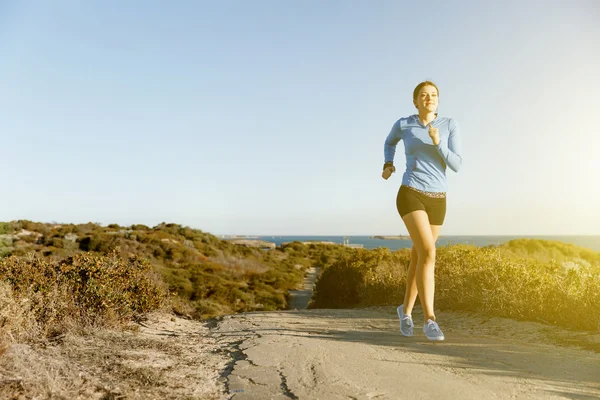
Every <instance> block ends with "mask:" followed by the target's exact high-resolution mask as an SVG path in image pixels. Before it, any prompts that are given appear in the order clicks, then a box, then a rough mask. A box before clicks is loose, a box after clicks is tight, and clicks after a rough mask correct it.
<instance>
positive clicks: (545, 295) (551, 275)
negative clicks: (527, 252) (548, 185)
mask: <svg viewBox="0 0 600 400" xmlns="http://www.w3.org/2000/svg"><path fill="white" fill-rule="evenodd" d="M536 251H539V249H537V250H536ZM409 257H410V254H409V252H408V250H404V251H398V252H395V253H390V252H389V251H388V250H385V249H378V250H366V251H360V252H357V253H356V254H355V255H354V256H351V257H349V258H344V259H342V260H340V261H338V262H336V263H335V264H333V265H332V266H329V267H326V268H325V269H324V270H323V271H322V273H321V276H320V277H319V280H318V281H317V284H316V291H315V295H314V298H313V301H314V303H313V307H320V308H325V307H353V306H372V305H380V304H395V305H396V304H400V303H401V302H402V301H403V295H404V291H405V285H406V282H405V280H406V275H405V274H406V271H407V269H408V265H409V262H410V258H409ZM599 287H600V274H599V273H598V271H596V270H594V269H592V267H584V266H580V267H578V268H565V267H564V266H563V265H562V264H561V263H559V262H556V261H553V262H540V261H537V260H533V259H527V258H518V257H515V256H514V255H512V254H504V253H502V252H499V251H498V249H493V248H476V247H473V246H466V245H456V246H450V247H446V248H438V249H437V257H436V300H435V304H436V308H440V309H450V310H465V311H475V312H482V313H486V314H493V315H498V316H503V317H508V318H515V319H523V320H532V321H546V322H549V323H552V324H558V325H562V326H565V327H569V328H576V329H582V330H600V291H599V290H598V288H599Z"/></svg>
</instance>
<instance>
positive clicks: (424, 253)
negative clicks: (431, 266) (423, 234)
mask: <svg viewBox="0 0 600 400" xmlns="http://www.w3.org/2000/svg"><path fill="white" fill-rule="evenodd" d="M418 257H419V261H421V260H422V261H423V263H425V264H426V263H433V262H434V261H435V246H425V247H423V248H422V249H418Z"/></svg>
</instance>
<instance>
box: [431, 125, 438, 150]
mask: <svg viewBox="0 0 600 400" xmlns="http://www.w3.org/2000/svg"><path fill="white" fill-rule="evenodd" d="M429 137H430V138H431V140H433V144H434V145H436V146H437V145H438V144H440V134H439V131H438V128H434V127H433V126H431V125H429Z"/></svg>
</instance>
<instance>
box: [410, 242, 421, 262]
mask: <svg viewBox="0 0 600 400" xmlns="http://www.w3.org/2000/svg"><path fill="white" fill-rule="evenodd" d="M410 259H411V260H415V261H416V260H418V259H419V250H418V249H417V246H415V245H413V247H412V249H411V250H410Z"/></svg>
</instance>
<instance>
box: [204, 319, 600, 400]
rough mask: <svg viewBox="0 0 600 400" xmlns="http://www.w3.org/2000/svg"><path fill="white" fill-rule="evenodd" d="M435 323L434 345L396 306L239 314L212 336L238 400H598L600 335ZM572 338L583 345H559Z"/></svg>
mask: <svg viewBox="0 0 600 400" xmlns="http://www.w3.org/2000/svg"><path fill="white" fill-rule="evenodd" d="M418 317H419V315H418V314H416V313H415V315H414V318H415V321H419V319H418ZM438 321H440V326H441V327H442V329H443V330H444V333H445V335H446V340H445V341H444V342H437V343H434V342H430V341H428V340H427V339H426V338H425V337H424V335H423V333H422V330H421V329H418V328H419V327H418V326H417V325H418V324H415V325H416V326H415V336H414V337H412V338H406V337H403V336H401V335H400V333H399V331H398V319H397V316H396V314H395V308H394V307H377V308H368V309H353V310H294V311H281V312H255V313H245V314H238V315H232V316H226V317H224V318H222V319H220V320H219V321H218V322H216V323H215V325H213V327H212V329H211V336H212V337H213V338H214V339H215V340H216V343H219V344H220V345H222V346H223V347H224V348H228V349H229V350H228V351H229V354H230V355H231V357H232V361H231V362H230V364H229V365H228V367H227V370H226V371H225V372H224V373H223V374H222V377H223V378H224V379H225V382H224V384H225V393H226V394H227V396H229V397H228V398H232V399H236V400H241V399H398V398H410V399H431V398H439V399H576V400H587V399H590V400H591V399H598V398H600V354H599V353H598V352H597V349H598V343H599V342H600V335H597V334H595V335H594V334H589V333H588V334H586V333H573V332H569V331H566V330H561V329H560V328H556V327H551V326H548V325H544V324H538V323H531V322H519V321H513V320H508V319H504V318H484V317H482V316H478V315H471V314H468V313H455V312H438ZM573 336H577V340H578V342H577V343H579V344H582V345H584V347H585V346H587V347H588V350H586V349H583V348H579V347H574V346H573V343H571V344H570V345H569V346H568V347H567V346H565V345H564V344H565V342H566V341H568V339H569V338H572V337H573ZM593 349H596V350H595V351H594V350H593Z"/></svg>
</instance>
